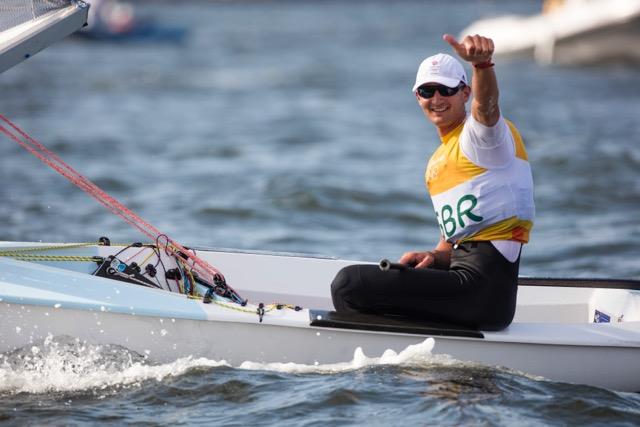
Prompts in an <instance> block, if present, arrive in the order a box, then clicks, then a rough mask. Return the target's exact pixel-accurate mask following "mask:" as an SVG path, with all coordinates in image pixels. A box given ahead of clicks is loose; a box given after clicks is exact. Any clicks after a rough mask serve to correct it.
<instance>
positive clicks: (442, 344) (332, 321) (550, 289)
mask: <svg viewBox="0 0 640 427" xmlns="http://www.w3.org/2000/svg"><path fill="white" fill-rule="evenodd" d="M0 248H1V249H0V251H1V252H0V253H1V254H2V255H4V256H3V257H1V258H0V272H1V274H0V284H1V285H0V300H1V302H0V325H1V326H0V352H7V351H12V350H14V349H17V348H20V347H23V346H27V345H34V344H35V343H38V342H41V341H42V340H45V339H47V337H51V336H61V335H69V336H73V337H78V338H80V339H82V340H86V341H87V342H88V343H93V344H117V345H121V346H124V347H127V348H129V349H131V350H133V351H136V352H138V353H140V354H147V355H148V356H149V357H151V358H152V359H153V360H156V361H161V362H168V361H173V360H176V359H177V358H179V357H184V356H194V357H200V356H202V357H207V358H210V359H214V360H222V359H224V360H226V361H227V362H228V363H230V364H231V365H233V366H237V365H239V364H240V363H242V362H243V361H246V360H251V361H255V362H295V363H304V364H317V363H320V364H325V363H336V362H344V361H348V360H351V358H352V357H353V354H354V351H355V350H356V349H357V348H358V347H361V348H362V350H363V351H364V353H365V354H366V355H368V356H377V355H381V354H382V353H383V352H384V351H385V350H387V349H392V350H394V351H396V352H399V351H401V350H403V349H405V348H406V347H407V346H409V345H412V344H418V343H421V342H423V341H424V340H425V339H428V338H434V339H435V346H434V349H433V353H434V354H447V355H449V356H452V357H454V358H456V359H458V360H461V361H473V362H478V363H482V364H487V365H492V366H503V367H508V368H511V369H515V370H518V371H522V372H526V373H529V374H533V375H539V376H542V377H545V378H549V379H553V380H558V381H567V382H572V383H580V384H590V385H594V386H599V387H606V388H611V389H616V390H623V391H638V390H640V379H638V377H637V375H635V373H636V372H638V370H640V293H639V292H638V290H640V282H638V281H631V280H627V281H625V280H589V279H536V278H521V280H520V289H519V293H518V304H517V310H516V316H515V319H514V322H513V323H512V324H511V326H509V327H508V328H507V329H506V330H504V331H500V332H487V331H479V330H474V329H470V328H466V327H463V326H457V325H443V324H435V323H425V322H419V321H415V320H410V319H404V318H398V317H386V316H372V315H349V314H344V313H336V312H333V311H332V308H333V307H332V304H331V299H330V294H329V285H328V284H329V283H330V282H331V279H332V278H333V276H334V275H335V273H336V272H337V271H338V270H339V269H340V268H342V267H344V266H345V265H348V264H351V263H353V262H352V261H347V260H340V259H335V258H321V257H308V256H295V255H290V254H269V253H246V252H232V251H220V250H209V249H193V248H190V249H189V250H191V251H195V252H196V253H197V254H198V256H199V257H201V258H202V259H204V260H206V261H207V262H210V263H215V265H216V266H218V267H219V268H220V269H221V270H222V271H224V272H225V277H226V278H227V279H228V280H229V281H230V283H233V284H234V288H235V289H236V291H238V293H240V294H241V295H243V296H244V297H246V298H248V299H249V302H248V303H247V304H245V305H244V306H242V305H239V304H235V303H233V302H232V301H230V300H229V299H228V298H225V297H223V296H220V295H218V293H216V292H208V290H209V288H208V287H206V286H202V285H199V284H198V283H197V282H195V283H190V279H189V275H188V273H187V272H185V270H184V269H183V268H182V267H181V266H180V265H181V262H180V261H179V259H178V260H177V259H176V256H169V255H167V254H165V253H163V252H162V251H159V250H158V248H157V247H156V246H154V245H140V244H135V245H126V246H122V245H110V246H105V245H104V244H97V243H96V244H82V245H78V244H65V245H48V244H33V243H12V242H3V243H1V244H0ZM114 260H115V261H114ZM148 265H151V266H156V265H157V266H158V267H153V268H149V267H147V266H148ZM105 267H106V268H105ZM110 269H111V270H110ZM154 270H155V274H154V277H151V276H150V273H149V271H154ZM192 285H195V286H194V287H192ZM207 295H208V297H209V298H207ZM207 300H208V301H209V302H208V303H207V302H206V301H207ZM302 307H304V308H302Z"/></svg>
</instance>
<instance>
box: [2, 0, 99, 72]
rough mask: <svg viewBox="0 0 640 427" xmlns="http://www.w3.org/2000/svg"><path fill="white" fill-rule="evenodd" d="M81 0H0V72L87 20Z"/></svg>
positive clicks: (87, 10) (72, 30)
mask: <svg viewBox="0 0 640 427" xmlns="http://www.w3.org/2000/svg"><path fill="white" fill-rule="evenodd" d="M88 12H89V5H88V4H87V3H85V2H83V1H81V0H2V4H1V5H0V73H2V72H3V71H5V70H7V69H9V68H11V67H13V66H15V65H16V64H18V63H20V62H22V61H24V60H25V59H27V58H30V57H31V56H33V55H35V54H36V53H38V52H40V51H41V50H42V49H44V48H45V47H47V46H49V45H51V44H53V43H55V42H56V41H58V40H60V39H62V38H64V37H66V36H68V35H69V34H71V33H73V32H75V31H77V30H78V29H80V28H82V27H83V26H85V25H86V24H87V14H88Z"/></svg>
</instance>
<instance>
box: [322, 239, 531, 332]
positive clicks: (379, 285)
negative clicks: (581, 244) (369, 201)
mask: <svg viewBox="0 0 640 427" xmlns="http://www.w3.org/2000/svg"><path fill="white" fill-rule="evenodd" d="M519 263H520V258H519V257H518V260H517V261H516V262H514V263H512V262H510V261H509V260H507V259H506V258H505V257H504V256H503V255H502V254H501V253H500V252H499V251H498V250H497V249H496V248H495V247H494V246H493V244H492V243H491V242H466V243H463V244H459V245H458V246H457V247H456V249H454V250H453V252H452V255H451V265H450V268H449V270H439V269H435V268H420V269H417V268H407V269H404V270H389V271H382V270H380V268H379V267H378V266H377V265H350V266H347V267H345V268H343V269H342V270H340V271H339V272H338V274H337V275H336V277H335V279H334V280H333V283H332V284H331V296H332V298H333V305H334V307H335V308H336V310H337V311H355V312H361V313H372V314H391V315H401V316H406V317H410V318H415V319H421V320H429V321H434V322H442V323H453V324H457V325H463V326H468V327H472V328H478V329H482V330H487V331H490V330H494V331H495V330H501V329H504V328H506V327H507V326H508V325H509V324H510V323H511V321H512V320H513V316H514V314H515V307H516V295H517V290H518V268H519Z"/></svg>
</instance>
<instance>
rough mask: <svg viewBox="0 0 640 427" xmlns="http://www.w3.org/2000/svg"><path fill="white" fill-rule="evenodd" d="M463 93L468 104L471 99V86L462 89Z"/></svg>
mask: <svg viewBox="0 0 640 427" xmlns="http://www.w3.org/2000/svg"><path fill="white" fill-rule="evenodd" d="M462 93H463V95H464V102H467V101H468V100H469V98H470V97H471V86H465V87H463V88H462Z"/></svg>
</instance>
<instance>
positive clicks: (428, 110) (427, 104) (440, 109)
mask: <svg viewBox="0 0 640 427" xmlns="http://www.w3.org/2000/svg"><path fill="white" fill-rule="evenodd" d="M437 86H442V85H439V84H437V83H427V84H424V85H422V86H420V88H426V90H425V91H421V90H420V88H419V90H418V92H416V98H417V99H418V104H419V105H420V108H422V111H423V112H424V115H425V116H426V117H427V119H429V121H430V122H431V123H433V124H434V125H435V126H436V127H437V128H438V129H440V130H441V133H442V131H444V133H446V132H448V131H450V130H453V129H454V128H455V127H456V126H457V125H459V124H460V122H461V121H462V120H464V118H465V116H466V112H465V103H466V102H467V100H468V99H469V95H470V93H471V89H470V88H469V86H464V87H462V88H461V89H459V90H458V91H457V92H456V93H455V94H453V95H450V96H446V94H445V95H442V94H441V93H440V92H441V91H443V90H445V89H442V88H441V90H440V91H439V90H437V89H436V87H437ZM443 88H446V86H443ZM445 91H446V90H445ZM420 92H423V93H422V96H421V93H420ZM425 92H426V95H427V96H429V95H431V94H432V96H431V97H424V95H425Z"/></svg>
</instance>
